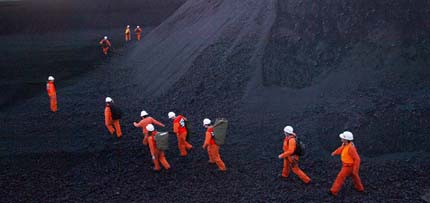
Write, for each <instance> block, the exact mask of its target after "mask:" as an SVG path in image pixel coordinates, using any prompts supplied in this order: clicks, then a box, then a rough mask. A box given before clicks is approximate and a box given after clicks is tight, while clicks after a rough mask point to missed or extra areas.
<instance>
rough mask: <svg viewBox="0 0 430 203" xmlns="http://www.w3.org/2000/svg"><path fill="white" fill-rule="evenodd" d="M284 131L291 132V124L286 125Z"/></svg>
mask: <svg viewBox="0 0 430 203" xmlns="http://www.w3.org/2000/svg"><path fill="white" fill-rule="evenodd" d="M284 132H286V133H288V134H293V132H294V129H293V127H291V126H289V125H288V126H285V128H284Z"/></svg>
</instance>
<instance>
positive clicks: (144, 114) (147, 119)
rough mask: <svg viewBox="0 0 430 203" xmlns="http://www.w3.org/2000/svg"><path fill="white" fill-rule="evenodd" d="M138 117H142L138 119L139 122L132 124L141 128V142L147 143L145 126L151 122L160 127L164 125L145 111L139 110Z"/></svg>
mask: <svg viewBox="0 0 430 203" xmlns="http://www.w3.org/2000/svg"><path fill="white" fill-rule="evenodd" d="M140 117H141V118H142V120H140V121H139V123H136V122H133V125H134V127H136V128H142V131H143V140H142V144H144V145H148V130H147V129H146V126H147V125H149V124H153V125H158V126H160V127H164V124H162V123H161V122H160V121H157V120H155V119H154V118H152V117H151V116H149V114H148V113H147V112H146V111H141V112H140Z"/></svg>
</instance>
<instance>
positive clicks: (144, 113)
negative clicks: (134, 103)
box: [140, 111, 148, 117]
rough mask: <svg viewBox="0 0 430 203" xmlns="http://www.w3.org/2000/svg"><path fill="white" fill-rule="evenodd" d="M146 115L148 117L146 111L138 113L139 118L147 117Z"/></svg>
mask: <svg viewBox="0 0 430 203" xmlns="http://www.w3.org/2000/svg"><path fill="white" fill-rule="evenodd" d="M147 115H148V113H147V112H146V111H141V112H140V117H143V116H147Z"/></svg>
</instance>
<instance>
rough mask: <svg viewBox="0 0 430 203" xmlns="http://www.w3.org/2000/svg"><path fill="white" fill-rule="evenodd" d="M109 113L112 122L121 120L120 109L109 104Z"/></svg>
mask: <svg viewBox="0 0 430 203" xmlns="http://www.w3.org/2000/svg"><path fill="white" fill-rule="evenodd" d="M109 106H110V112H111V113H112V120H118V119H121V109H119V107H117V106H116V105H113V104H110V105H109Z"/></svg>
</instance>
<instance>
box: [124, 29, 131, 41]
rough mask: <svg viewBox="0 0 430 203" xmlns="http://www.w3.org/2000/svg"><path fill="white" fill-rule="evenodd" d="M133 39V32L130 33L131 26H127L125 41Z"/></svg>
mask: <svg viewBox="0 0 430 203" xmlns="http://www.w3.org/2000/svg"><path fill="white" fill-rule="evenodd" d="M130 40H131V33H130V28H128V27H127V28H126V29H125V41H126V42H128V41H130Z"/></svg>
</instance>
